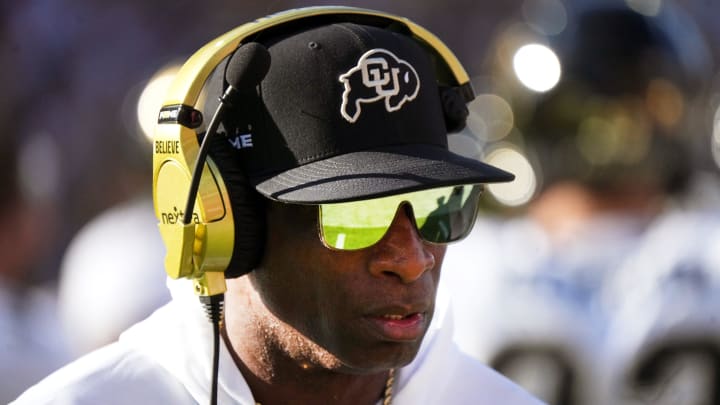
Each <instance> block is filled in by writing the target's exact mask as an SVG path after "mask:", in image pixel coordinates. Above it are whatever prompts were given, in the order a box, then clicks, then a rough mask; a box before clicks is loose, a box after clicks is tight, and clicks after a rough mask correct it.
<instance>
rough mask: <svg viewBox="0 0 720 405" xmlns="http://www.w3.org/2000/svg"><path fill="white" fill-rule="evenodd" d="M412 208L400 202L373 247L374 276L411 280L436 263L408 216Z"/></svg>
mask: <svg viewBox="0 0 720 405" xmlns="http://www.w3.org/2000/svg"><path fill="white" fill-rule="evenodd" d="M411 215H412V210H411V209H410V206H409V205H408V204H407V203H405V204H402V205H401V206H400V207H399V208H398V210H397V212H396V213H395V218H393V222H392V224H391V225H390V228H388V230H387V232H386V233H385V235H384V236H383V238H382V239H381V240H380V242H378V243H377V244H376V245H375V246H374V247H373V258H372V263H370V272H371V273H372V274H373V275H375V276H384V275H389V276H394V277H398V278H399V279H400V280H401V281H402V282H403V283H411V282H413V281H415V280H417V279H418V278H420V277H421V276H422V275H423V273H425V272H426V271H427V270H431V269H432V268H433V267H435V256H434V255H433V253H432V251H431V250H430V249H428V246H427V245H426V244H425V243H424V242H423V241H422V239H421V238H420V235H419V234H418V231H417V229H416V227H415V221H414V220H413V219H412V217H411Z"/></svg>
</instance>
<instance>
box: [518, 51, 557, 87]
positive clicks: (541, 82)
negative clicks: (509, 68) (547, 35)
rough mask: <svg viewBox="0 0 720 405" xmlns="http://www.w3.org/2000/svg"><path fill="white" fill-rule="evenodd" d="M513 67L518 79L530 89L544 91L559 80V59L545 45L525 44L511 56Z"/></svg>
mask: <svg viewBox="0 0 720 405" xmlns="http://www.w3.org/2000/svg"><path fill="white" fill-rule="evenodd" d="M513 69H514V70H515V75H516V76H517V78H518V80H520V82H521V83H522V84H523V85H524V86H525V87H527V88H529V89H530V90H533V91H536V92H545V91H548V90H550V89H552V88H553V87H555V85H556V84H557V83H558V81H560V72H561V69H560V60H559V59H558V57H557V55H555V52H553V51H552V49H550V48H548V47H547V46H545V45H541V44H527V45H523V46H522V47H520V49H518V50H517V52H515V55H514V56H513Z"/></svg>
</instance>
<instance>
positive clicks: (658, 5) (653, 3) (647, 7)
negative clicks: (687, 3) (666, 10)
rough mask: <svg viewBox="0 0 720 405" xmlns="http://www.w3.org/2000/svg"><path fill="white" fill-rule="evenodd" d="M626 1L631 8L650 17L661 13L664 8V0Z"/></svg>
mask: <svg viewBox="0 0 720 405" xmlns="http://www.w3.org/2000/svg"><path fill="white" fill-rule="evenodd" d="M625 3H626V4H627V5H628V7H630V8H631V9H633V10H635V11H637V12H638V13H640V14H644V15H646V16H648V17H654V16H657V15H658V14H660V10H661V9H662V5H663V4H662V3H663V2H662V0H625Z"/></svg>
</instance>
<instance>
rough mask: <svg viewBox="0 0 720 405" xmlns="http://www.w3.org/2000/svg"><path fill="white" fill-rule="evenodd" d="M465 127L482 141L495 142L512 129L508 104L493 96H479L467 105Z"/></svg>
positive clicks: (511, 115)
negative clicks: (467, 112)
mask: <svg viewBox="0 0 720 405" xmlns="http://www.w3.org/2000/svg"><path fill="white" fill-rule="evenodd" d="M468 111H469V114H468V118H467V127H468V129H469V130H470V131H471V132H472V133H473V134H475V135H476V136H477V137H478V138H479V139H481V140H483V141H486V142H487V141H497V140H499V139H502V138H504V137H506V136H507V135H508V134H509V133H510V131H511V130H512V129H513V122H514V118H513V112H512V108H511V107H510V104H508V102H507V101H505V100H504V99H503V98H502V97H500V96H497V95H495V94H480V95H478V96H477V98H475V100H473V101H472V102H471V103H470V104H468Z"/></svg>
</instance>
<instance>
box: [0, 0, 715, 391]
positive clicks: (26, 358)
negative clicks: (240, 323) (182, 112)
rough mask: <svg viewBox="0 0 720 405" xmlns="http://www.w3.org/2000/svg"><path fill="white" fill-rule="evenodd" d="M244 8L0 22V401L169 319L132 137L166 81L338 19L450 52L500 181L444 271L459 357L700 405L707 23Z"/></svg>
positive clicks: (709, 100)
mask: <svg viewBox="0 0 720 405" xmlns="http://www.w3.org/2000/svg"><path fill="white" fill-rule="evenodd" d="M246 3H247V4H242V3H239V2H230V1H226V0H208V1H204V2H202V5H201V4H200V3H197V2H191V1H186V0H185V1H184V0H180V1H172V2H171V1H164V0H163V1H154V2H142V1H127V2H118V3H114V4H105V3H98V2H91V1H87V0H57V1H54V0H53V1H51V0H30V1H23V2H5V3H2V4H1V5H0V11H1V13H0V44H1V45H0V57H2V60H3V63H2V64H0V82H1V83H2V89H3V90H4V92H5V94H4V97H3V101H2V105H3V108H2V109H0V119H2V122H3V123H4V124H5V125H6V129H5V130H4V131H3V133H2V135H1V138H0V142H1V146H2V147H0V184H1V185H2V188H3V191H2V193H0V221H1V222H0V224H2V227H0V229H1V230H0V254H2V258H3V260H2V261H0V402H3V403H4V402H7V401H8V400H11V399H13V398H14V397H16V396H17V395H18V394H19V393H20V392H21V391H22V390H24V389H25V388H26V387H27V386H29V385H30V384H32V383H34V382H35V381H37V380H38V379H40V378H41V377H43V376H45V375H46V374H48V373H49V372H50V371H52V370H54V369H55V368H57V367H58V366H59V365H61V364H63V363H65V362H67V361H69V360H71V359H73V358H75V357H77V356H78V355H80V354H83V353H85V352H87V351H89V350H91V349H93V348H95V347H97V346H99V345H101V344H103V343H105V342H108V341H111V340H114V338H115V337H116V336H117V334H118V333H119V332H120V331H121V330H122V329H124V328H125V327H127V326H128V325H129V324H130V323H133V322H134V321H136V320H138V319H141V318H142V317H144V316H146V315H148V314H149V313H150V312H151V311H152V310H153V309H154V308H156V307H157V306H159V305H160V304H161V303H163V302H164V301H165V300H167V299H168V298H169V295H168V293H167V291H166V289H165V286H164V277H165V275H164V272H163V270H162V257H163V254H164V251H163V247H162V244H161V242H160V240H159V234H158V232H157V230H156V228H155V223H156V221H155V219H154V216H153V213H152V203H151V181H150V176H151V170H150V166H151V149H150V143H149V142H148V138H147V136H148V131H149V130H148V127H151V126H152V121H153V119H154V117H155V114H156V112H157V108H158V99H157V98H158V97H159V96H158V94H162V89H163V88H164V86H165V85H167V81H168V78H169V77H171V74H172V72H173V69H174V68H176V67H177V63H178V62H179V61H182V60H184V59H185V58H187V57H188V56H189V53H190V52H192V51H193V50H195V49H197V48H198V47H199V46H201V45H202V44H204V43H206V42H207V41H209V40H210V39H212V38H214V37H215V36H217V35H218V34H220V33H222V32H225V31H227V30H229V29H231V28H233V27H235V26H237V25H238V24H239V23H241V22H245V21H249V20H251V19H254V18H258V17H262V16H264V15H267V14H270V13H273V12H276V11H280V10H283V9H287V8H292V7H300V6H308V5H329V4H342V5H352V6H360V7H367V8H377V9H380V10H384V11H388V12H393V13H396V14H400V15H403V16H407V17H409V18H410V19H412V20H414V21H415V22H417V23H420V24H421V25H423V26H425V27H426V28H428V29H430V30H431V31H433V32H434V33H436V34H437V35H438V36H439V37H440V38H441V39H442V40H444V41H445V42H446V43H447V44H448V45H449V46H450V48H451V49H453V50H455V52H456V54H457V55H458V57H459V59H460V60H461V61H462V62H463V63H464V65H465V67H466V69H467V70H468V73H469V74H470V76H471V77H472V78H473V84H474V87H475V90H476V93H478V94H479V97H478V98H477V100H476V101H474V102H473V103H471V105H470V106H469V108H470V116H469V120H468V127H467V128H466V129H465V130H464V131H463V132H462V133H460V134H456V135H452V136H451V138H450V143H451V147H453V148H455V149H456V150H457V151H458V152H460V153H463V154H466V155H470V156H475V157H479V158H482V159H485V160H488V161H490V162H491V163H493V164H496V165H498V166H500V167H503V168H507V169H508V170H510V171H512V172H514V173H515V174H516V175H517V179H516V181H515V182H513V183H511V184H509V185H502V186H492V187H488V189H487V193H486V198H485V200H484V202H483V208H484V209H483V210H482V213H481V216H480V218H479V220H478V223H477V225H476V227H475V230H474V231H473V233H472V234H471V235H470V236H469V237H468V238H467V239H466V240H465V241H463V242H461V243H459V244H456V245H453V246H451V248H450V249H449V253H448V255H447V257H446V264H445V266H444V276H443V277H444V280H443V284H444V287H446V291H448V292H449V294H450V296H451V299H452V300H453V302H454V306H453V311H454V326H455V328H456V331H457V332H456V340H457V342H458V343H459V344H460V345H461V346H462V347H463V348H464V349H465V350H467V351H468V352H469V353H471V354H473V355H475V356H477V357H478V358H480V359H482V360H483V361H485V362H487V363H488V364H490V365H492V366H493V367H496V368H497V369H498V370H500V371H501V372H503V373H506V374H507V375H509V376H510V377H511V378H513V379H515V380H516V381H518V382H520V383H521V384H523V385H524V386H526V387H527V388H528V389H529V390H531V391H532V392H534V393H535V394H536V395H538V396H539V397H541V398H543V399H545V400H546V401H547V402H548V403H551V404H557V405H564V404H567V405H569V404H591V405H605V404H607V405H613V404H675V405H677V404H679V405H702V404H720V320H718V314H720V182H718V180H719V179H718V174H719V173H720V172H718V170H719V169H718V167H719V166H720V109H719V107H720V24H717V22H716V20H717V17H718V16H720V3H717V2H712V1H709V0H685V1H682V2H679V3H677V4H675V3H670V2H669V1H668V0H627V1H620V0H617V1H615V0H597V1H591V0H510V1H502V2H474V1H468V0H437V1H422V2H419V1H410V0H407V1H394V2H382V1H379V0H377V1H343V2H328V1H317V2H312V3H311V2H308V1H289V0H288V1H272V2H246ZM598 5H603V6H607V5H613V6H617V7H618V8H615V9H614V11H612V12H604V13H586V12H587V11H588V10H590V9H592V8H594V7H595V6H598ZM617 10H622V11H617ZM148 120H149V121H150V123H149V124H148Z"/></svg>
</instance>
